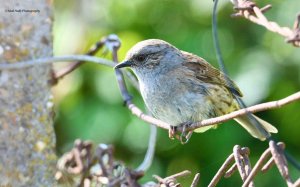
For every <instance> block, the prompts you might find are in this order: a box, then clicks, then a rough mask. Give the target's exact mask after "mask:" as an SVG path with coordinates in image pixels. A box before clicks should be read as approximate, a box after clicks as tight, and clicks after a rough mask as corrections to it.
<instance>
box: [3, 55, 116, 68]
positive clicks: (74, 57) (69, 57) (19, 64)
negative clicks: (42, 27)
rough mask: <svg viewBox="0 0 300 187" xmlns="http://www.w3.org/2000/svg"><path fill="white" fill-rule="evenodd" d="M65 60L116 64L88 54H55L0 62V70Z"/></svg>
mask: <svg viewBox="0 0 300 187" xmlns="http://www.w3.org/2000/svg"><path fill="white" fill-rule="evenodd" d="M67 61H70V62H72V61H75V62H76V61H87V62H93V63H96V64H102V65H105V66H109V67H114V66H115V65H116V64H115V63H113V62H112V61H110V60H107V59H104V58H99V57H93V56H88V55H66V56H57V57H46V58H39V59H35V60H28V61H23V62H17V63H13V64H11V63H0V70H8V69H22V68H27V67H31V66H35V65H45V64H51V63H54V62H67Z"/></svg>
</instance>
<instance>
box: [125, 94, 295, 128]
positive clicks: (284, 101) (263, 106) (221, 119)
mask: <svg viewBox="0 0 300 187" xmlns="http://www.w3.org/2000/svg"><path fill="white" fill-rule="evenodd" d="M123 94H124V95H125V96H126V93H123ZM123 97H124V96H123ZM299 99H300V92H297V93H294V94H292V95H290V96H288V97H286V98H283V99H280V100H278V101H271V102H267V103H262V104H258V105H254V106H251V107H248V108H244V109H240V110H237V111H234V112H231V113H229V114H226V115H223V116H219V117H215V118H210V119H206V120H203V121H201V122H196V123H193V124H191V126H190V127H188V128H187V129H186V130H194V129H197V128H200V127H204V126H209V125H214V124H218V123H222V122H225V121H228V120H230V119H233V118H236V117H238V116H242V115H245V114H247V113H248V112H250V113H255V112H260V111H264V110H269V109H275V108H280V107H282V106H284V105H286V104H289V103H291V102H294V101H297V100H299ZM126 104H127V107H128V108H129V109H130V111H131V112H132V113H133V114H134V115H136V116H137V117H139V118H140V119H142V120H144V121H146V122H148V123H151V124H154V125H156V126H157V127H160V128H163V129H169V127H170V124H168V123H166V122H163V121H161V120H158V119H156V118H153V117H151V116H149V115H146V114H144V113H143V112H142V111H141V110H140V109H139V108H138V107H137V106H135V105H134V104H133V103H132V102H131V100H128V101H127V102H126ZM178 130H179V131H182V129H181V128H180V127H179V128H178Z"/></svg>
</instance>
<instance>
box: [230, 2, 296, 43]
mask: <svg viewBox="0 0 300 187" xmlns="http://www.w3.org/2000/svg"><path fill="white" fill-rule="evenodd" d="M232 3H233V4H234V9H235V10H237V11H238V13H236V14H233V16H234V17H237V16H243V17H245V18H246V19H248V20H249V21H251V22H253V23H256V24H258V25H261V26H263V27H265V28H266V29H268V30H269V31H272V32H275V33H278V34H280V35H282V36H283V37H285V38H286V42H288V43H292V44H293V45H294V46H295V47H300V29H299V20H300V15H298V17H297V19H296V21H295V24H294V28H293V30H292V29H290V28H288V27H281V26H279V25H278V24H277V23H276V22H273V21H269V20H268V19H267V18H266V17H265V16H264V14H263V13H264V12H266V11H267V10H269V9H270V8H271V5H267V6H265V7H263V8H259V7H257V5H256V4H255V3H254V2H252V1H250V0H232Z"/></svg>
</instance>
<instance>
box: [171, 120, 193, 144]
mask: <svg viewBox="0 0 300 187" xmlns="http://www.w3.org/2000/svg"><path fill="white" fill-rule="evenodd" d="M191 124H192V123H191V122H185V123H182V124H180V125H179V127H182V132H181V134H180V135H178V134H177V130H178V128H177V126H170V128H169V138H170V139H172V140H173V139H174V138H176V139H178V140H179V141H180V142H181V144H186V143H187V142H188V141H189V139H190V138H191V136H192V134H193V131H187V130H186V128H187V127H189V126H190V125H191Z"/></svg>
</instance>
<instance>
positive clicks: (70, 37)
mask: <svg viewBox="0 0 300 187" xmlns="http://www.w3.org/2000/svg"><path fill="white" fill-rule="evenodd" d="M258 3H259V6H260V7H262V6H264V5H266V4H267V3H272V5H273V8H272V9H271V10H270V11H268V12H267V13H266V16H267V17H268V18H270V20H276V21H277V22H278V23H279V24H280V25H284V26H289V27H291V26H292V25H293V23H294V20H295V18H296V15H297V13H298V12H299V11H300V9H299V8H300V1H292V0H289V1H280V0H273V1H266V0H262V1H259V2H258ZM212 5H213V2H212V1H211V0H190V1H181V0H172V1H171V0H131V1H124V0H89V1H84V0H74V1H63V0H54V7H55V14H54V17H55V22H54V31H53V35H54V53H55V55H69V54H83V53H85V52H86V51H87V50H88V49H89V48H90V47H91V46H92V45H93V44H94V43H95V42H97V41H98V40H99V39H100V38H102V37H103V36H106V35H108V34H111V33H115V34H117V35H118V36H119V37H120V39H121V41H122V47H121V49H120V51H119V57H120V60H122V59H123V58H124V55H125V53H126V51H127V50H128V49H129V48H130V47H131V46H133V45H134V44H135V43H136V42H139V41H141V40H144V39H149V38H159V39H163V40H166V41H168V42H170V43H171V44H173V45H175V46H176V47H178V48H180V49H182V50H185V51H189V52H192V53H195V54H197V55H199V56H201V57H203V58H205V59H206V60H207V61H208V62H210V63H211V64H213V65H214V66H215V67H217V61H216V56H215V51H214V48H213V43H212V31H211V15H212ZM232 7H233V6H232V4H231V3H230V1H222V2H220V6H219V13H218V14H219V15H218V27H219V37H220V43H221V48H222V53H223V57H224V60H225V64H226V66H227V69H228V71H229V75H230V77H231V78H232V79H233V80H234V81H235V82H236V83H237V85H238V86H239V87H240V88H241V90H242V92H243V93H244V100H245V102H246V103H247V104H248V105H253V104H257V103H261V102H266V101H272V100H277V99H281V98H283V97H286V96H287V95H290V94H292V93H294V92H297V91H299V88H300V73H299V72H300V51H299V48H295V47H293V46H292V45H289V44H286V43H285V42H284V39H283V38H282V37H281V36H279V35H277V34H274V33H271V32H269V31H266V29H264V28H262V27H260V26H258V25H255V24H253V23H250V22H249V21H247V20H245V19H242V18H234V19H233V18H231V17H230V14H232V13H233V8H232ZM97 56H102V57H103V54H101V53H98V54H97ZM104 57H105V58H108V59H111V54H106V55H105V56H104ZM65 65H66V64H59V65H55V69H59V68H61V67H63V66H65ZM128 86H129V87H130V92H131V94H132V95H133V96H134V102H135V103H136V104H137V105H138V106H140V107H141V108H144V105H143V101H142V99H141V97H140V95H139V92H138V91H136V90H135V89H133V88H132V87H131V86H130V85H128ZM53 94H54V100H55V106H56V123H55V130H56V136H57V152H58V154H63V153H64V152H66V151H68V150H70V149H71V147H72V145H73V142H74V140H75V139H77V138H81V139H84V140H92V141H93V142H94V143H95V144H98V143H106V144H113V145H114V146H115V156H116V158H117V159H119V160H122V161H124V162H125V163H126V164H127V166H129V167H132V168H136V167H137V166H138V165H139V164H140V163H141V162H142V160H143V156H144V154H145V152H146V149H147V141H148V139H147V138H148V137H149V125H148V124H146V123H144V122H142V121H141V120H140V119H138V118H137V117H135V116H133V115H131V114H130V112H129V111H128V110H127V109H126V108H125V107H123V105H122V104H123V103H122V99H121V95H120V93H119V90H118V87H117V83H116V80H115V77H114V72H113V70H112V68H108V67H104V66H101V65H100V66H99V65H95V64H92V63H86V64H84V65H83V66H81V67H80V68H79V69H77V70H76V71H74V72H72V73H71V74H69V75H68V76H66V77H65V78H64V79H63V80H62V81H60V82H59V84H58V85H57V86H55V87H53ZM299 111H300V103H299V102H297V103H293V104H290V105H287V106H285V107H282V108H281V109H276V110H270V111H266V112H260V113H258V114H257V115H258V116H260V117H261V118H263V119H264V120H267V121H269V122H270V123H272V124H273V125H275V126H276V127H277V128H278V130H279V133H278V134H276V135H274V138H276V139H277V140H280V141H283V142H285V143H286V145H287V146H286V147H287V150H288V151H289V152H290V153H291V154H292V155H293V156H294V157H295V158H296V159H297V160H298V161H300V112H299ZM157 141H158V142H159V144H157V147H156V154H155V158H154V161H153V164H152V166H151V168H150V170H149V171H148V172H147V173H146V176H145V177H144V178H143V179H142V182H143V181H149V180H153V179H152V175H153V174H156V175H160V176H168V175H171V174H174V173H177V172H180V171H182V170H186V169H187V170H190V171H192V172H193V174H195V173H196V172H200V173H201V179H200V185H201V186H206V185H208V183H209V181H210V180H211V179H212V178H213V176H214V175H215V173H216V172H217V170H218V169H219V167H220V166H221V164H222V163H223V162H224V160H225V159H226V158H227V156H228V155H229V154H230V153H231V152H232V149H233V146H234V145H236V144H239V145H241V146H247V147H249V148H250V150H251V154H250V158H251V161H252V164H254V163H255V162H256V161H257V159H258V157H259V156H260V155H261V153H262V152H263V151H264V150H265V149H266V148H267V147H268V143H267V142H261V141H259V140H257V139H254V138H252V137H251V136H250V135H249V134H248V133H247V132H246V131H245V130H244V129H243V128H241V127H240V126H239V125H237V123H236V122H234V121H229V122H227V123H225V124H223V125H220V126H219V128H217V129H216V130H210V131H207V132H206V133H203V134H194V135H193V136H192V138H191V139H190V142H189V143H188V144H186V145H181V144H180V143H179V142H178V141H177V140H170V139H169V138H168V133H167V131H165V130H162V129H158V137H157ZM290 171H291V174H292V177H293V179H295V178H296V177H299V172H298V171H297V170H296V169H294V168H293V167H292V166H291V165H290ZM191 181H192V176H191V177H186V178H184V179H181V180H180V182H182V184H183V185H184V186H187V185H189V184H190V183H191ZM255 181H257V183H258V184H259V185H258V186H267V185H268V186H270V185H275V186H285V182H284V181H283V179H282V178H281V177H280V176H279V172H278V170H277V168H276V167H272V169H271V171H269V172H268V173H266V174H260V175H258V176H257V177H256V179H255ZM237 184H241V179H240V177H239V176H238V174H237V173H235V174H234V176H233V177H231V178H230V179H222V180H221V182H220V184H219V186H233V185H234V186H236V185H237Z"/></svg>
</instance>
